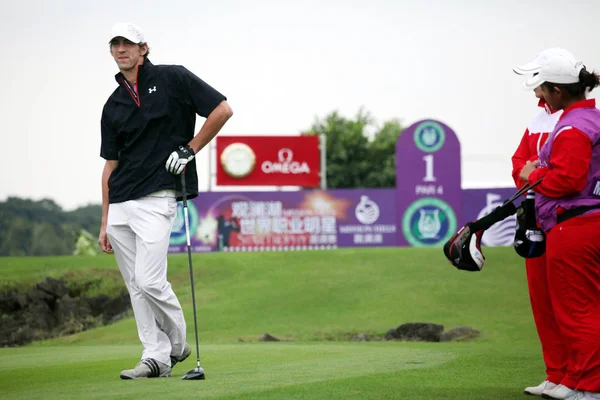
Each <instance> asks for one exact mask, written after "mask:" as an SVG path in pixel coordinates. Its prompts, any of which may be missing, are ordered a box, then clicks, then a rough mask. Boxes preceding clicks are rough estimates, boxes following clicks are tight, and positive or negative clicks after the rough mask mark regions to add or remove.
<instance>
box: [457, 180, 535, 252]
mask: <svg viewBox="0 0 600 400" xmlns="http://www.w3.org/2000/svg"><path fill="white" fill-rule="evenodd" d="M516 191H517V189H516V188H499V189H465V190H463V196H462V199H463V203H462V212H463V217H464V218H463V221H462V223H461V224H460V226H463V225H464V224H466V223H467V222H469V221H475V220H476V219H479V218H483V217H485V216H486V215H488V214H489V213H490V212H492V211H493V210H494V209H495V208H496V207H499V206H501V205H502V203H503V202H504V201H505V200H507V199H509V198H510V197H511V196H512V195H513V194H515V192H516ZM523 200H525V196H523V198H522V199H517V200H515V201H514V204H515V205H516V206H517V207H518V206H519V205H520V204H521V202H522V201H523ZM516 226H517V217H516V216H515V215H512V216H510V217H508V218H506V219H504V220H503V221H500V222H497V223H495V224H494V225H492V226H491V227H490V228H489V229H487V230H486V231H485V233H484V234H483V237H482V238H481V244H482V245H484V246H512V245H513V242H514V237H515V229H516Z"/></svg>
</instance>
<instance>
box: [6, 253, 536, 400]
mask: <svg viewBox="0 0 600 400" xmlns="http://www.w3.org/2000/svg"><path fill="white" fill-rule="evenodd" d="M485 253H486V257H487V264H486V265H485V268H484V270H483V271H482V272H481V273H467V272H459V271H457V270H455V269H454V268H453V267H451V266H450V264H449V263H448V262H447V261H446V260H445V258H444V257H443V255H442V252H441V250H440V249H415V248H382V249H343V250H335V251H321V252H289V253H287V252H286V253H237V254H195V255H194V273H195V274H194V278H195V281H196V298H197V302H198V323H199V334H200V352H201V359H202V365H203V367H204V368H205V369H206V373H207V380H206V381H200V382H184V381H181V380H180V379H179V378H180V377H181V376H182V375H183V374H184V373H185V372H187V371H188V370H190V369H192V368H193V367H194V366H195V353H194V354H193V356H192V357H190V359H188V360H187V361H185V362H184V363H182V364H181V365H178V366H177V367H176V368H175V369H174V371H173V375H174V377H173V378H169V379H160V380H145V381H134V382H131V381H121V380H119V378H118V373H119V371H120V370H121V369H124V368H129V367H131V366H133V365H134V364H135V362H136V361H137V360H138V359H139V355H140V352H141V346H140V344H139V340H138V338H137V332H136V328H135V322H134V321H133V319H131V318H129V319H126V320H123V321H120V322H118V323H116V324H114V325H111V326H106V327H102V328H99V329H95V330H91V331H87V332H82V333H79V334H77V335H73V336H69V337H63V338H57V339H53V340H49V341H45V342H38V343H34V344H31V345H29V346H27V347H24V348H17V349H0V376H1V377H2V378H1V379H0V398H2V399H3V398H7V399H8V398H10V399H29V398H60V399H82V398H90V399H95V398H98V399H100V398H102V399H134V398H144V399H164V398H169V399H171V398H172V399H179V398H181V399H183V398H192V397H194V398H195V397H198V398H218V399H242V398H243V399H255V398H256V399H328V400H329V399H341V398H343V399H394V398H411V399H488V398H491V397H494V398H500V399H521V398H522V397H523V395H522V389H523V387H524V386H527V385H530V384H537V383H539V382H540V381H541V380H543V378H544V366H543V362H542V358H541V354H540V346H539V342H538V339H537V334H536V331H535V327H534V325H533V318H532V316H531V310H530V306H529V299H528V294H527V284H526V279H525V270H524V262H523V259H521V258H519V257H518V256H517V255H516V254H515V253H514V251H513V250H512V249H510V248H487V249H485ZM0 264H1V265H2V267H0V281H2V282H4V283H5V284H9V285H15V284H16V283H17V282H19V285H22V284H23V282H34V281H36V280H41V279H43V278H44V277H45V276H53V277H60V276H62V275H64V274H68V273H71V274H73V271H76V272H77V274H75V276H85V275H86V274H90V275H93V276H99V275H102V274H105V275H106V276H109V277H112V276H113V274H112V273H110V272H107V271H106V270H112V271H113V272H114V271H117V268H116V265H115V263H114V259H113V257H112V256H98V257H79V258H77V257H56V258H4V259H1V260H0ZM169 280H170V281H171V283H172V284H173V286H174V288H175V291H176V293H177V294H178V296H179V299H180V301H181V303H182V305H183V306H184V311H185V315H186V320H187V321H188V335H189V336H188V340H189V342H190V343H191V344H192V345H193V342H194V330H193V328H194V326H193V315H192V307H191V292H190V285H189V269H188V265H187V255H172V256H170V258H169ZM107 282H112V283H107V284H106V285H105V287H106V289H107V290H111V288H112V289H115V286H118V285H120V284H121V283H119V282H118V281H114V280H111V279H108V280H107ZM405 322H434V323H441V324H444V326H445V327H446V329H450V328H453V327H456V326H461V325H469V326H472V327H474V328H476V329H478V330H480V331H481V332H482V336H481V337H480V338H479V339H477V340H476V341H474V342H465V343H402V342H368V343H357V342H349V341H345V340H343V339H345V338H347V337H348V336H349V333H360V332H367V333H371V334H377V335H383V334H384V333H385V332H386V331H387V330H388V329H390V328H393V327H396V326H398V325H400V324H402V323H405ZM265 332H268V333H270V334H272V335H274V336H276V337H279V338H281V339H284V340H288V342H279V343H261V342H258V337H259V336H260V335H261V334H263V333H265ZM238 339H243V340H244V342H243V343H242V342H238Z"/></svg>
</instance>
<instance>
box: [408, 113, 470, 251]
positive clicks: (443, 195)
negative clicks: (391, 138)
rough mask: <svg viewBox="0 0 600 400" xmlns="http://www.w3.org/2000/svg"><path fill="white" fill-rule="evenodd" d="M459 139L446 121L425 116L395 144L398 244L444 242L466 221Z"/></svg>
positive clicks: (412, 244)
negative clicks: (426, 118) (425, 118)
mask: <svg viewBox="0 0 600 400" xmlns="http://www.w3.org/2000/svg"><path fill="white" fill-rule="evenodd" d="M460 168H461V164H460V143H459V141H458V138H457V137H456V134H455V133H454V131H453V130H452V129H450V128H449V127H448V126H447V125H445V124H444V123H442V122H439V121H435V120H423V121H419V122H416V123H414V124H413V125H411V126H410V127H408V128H407V129H405V130H404V131H403V132H402V134H401V135H400V137H399V138H398V142H397V143H396V191H397V192H396V207H397V217H396V218H397V226H398V245H399V246H416V247H424V246H428V247H429V246H433V247H438V246H443V245H444V243H445V242H446V241H447V240H448V239H449V238H450V237H451V236H452V235H453V234H454V233H456V230H457V228H458V223H457V221H458V220H460V219H461V216H460V213H461V196H462V190H461V169H460Z"/></svg>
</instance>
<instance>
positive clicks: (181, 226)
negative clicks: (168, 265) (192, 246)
mask: <svg viewBox="0 0 600 400" xmlns="http://www.w3.org/2000/svg"><path fill="white" fill-rule="evenodd" d="M187 208H188V216H189V219H190V221H189V223H190V237H192V236H194V232H196V229H197V228H198V210H197V209H196V207H195V206H194V203H192V202H190V201H188V203H187ZM185 243H187V236H186V234H185V219H184V216H183V204H182V203H177V213H176V214H175V219H174V220H173V225H172V226H171V238H170V240H169V244H170V245H172V246H176V245H180V244H185Z"/></svg>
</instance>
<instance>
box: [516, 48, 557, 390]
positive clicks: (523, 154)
mask: <svg viewBox="0 0 600 400" xmlns="http://www.w3.org/2000/svg"><path fill="white" fill-rule="evenodd" d="M550 51H553V50H550ZM541 55H542V56H543V53H542V54H541ZM514 71H515V72H516V73H517V74H520V75H522V74H529V75H531V73H529V72H528V71H522V70H521V69H520V68H519V67H516V68H514ZM533 92H534V94H535V97H536V98H537V99H538V107H540V108H541V110H540V111H539V112H538V113H536V115H535V116H534V117H533V118H532V120H531V121H530V122H529V125H528V126H527V128H526V129H525V133H524V134H523V138H522V139H521V142H520V143H519V146H518V147H517V150H516V151H515V153H514V154H513V156H512V165H513V171H512V176H513V179H514V181H515V184H516V186H517V189H520V188H522V187H523V186H524V185H525V184H526V182H525V181H523V180H522V179H521V178H520V176H519V175H520V173H521V170H522V169H523V167H524V166H525V164H526V163H527V161H535V160H537V159H538V155H539V152H540V149H541V148H542V146H543V145H544V143H545V142H546V139H547V138H548V134H549V133H550V132H552V131H553V130H554V126H555V125H556V122H557V121H558V118H559V117H560V115H561V114H562V110H554V109H553V108H552V107H550V105H549V104H548V103H547V102H546V101H545V100H544V97H543V96H542V89H541V87H539V86H537V87H535V88H534V89H533ZM525 269H526V273H527V285H528V288H529V300H530V303H531V310H532V312H533V320H534V322H535V326H536V328H537V333H538V337H539V339H540V343H541V346H542V355H543V359H544V364H545V366H546V378H545V379H544V381H543V382H542V383H540V384H539V385H537V386H530V387H527V388H525V390H524V392H525V393H526V394H530V395H536V396H541V395H542V394H543V393H544V390H546V391H548V390H551V389H555V388H556V387H557V386H558V383H559V382H560V381H561V380H562V378H563V377H564V375H565V370H566V366H567V349H566V346H565V344H564V340H563V339H562V335H561V334H560V332H559V330H558V327H557V324H556V319H555V316H554V311H553V309H552V302H551V301H550V291H549V289H548V279H547V278H546V275H547V272H546V255H545V254H544V255H542V256H541V257H536V258H526V259H525Z"/></svg>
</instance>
